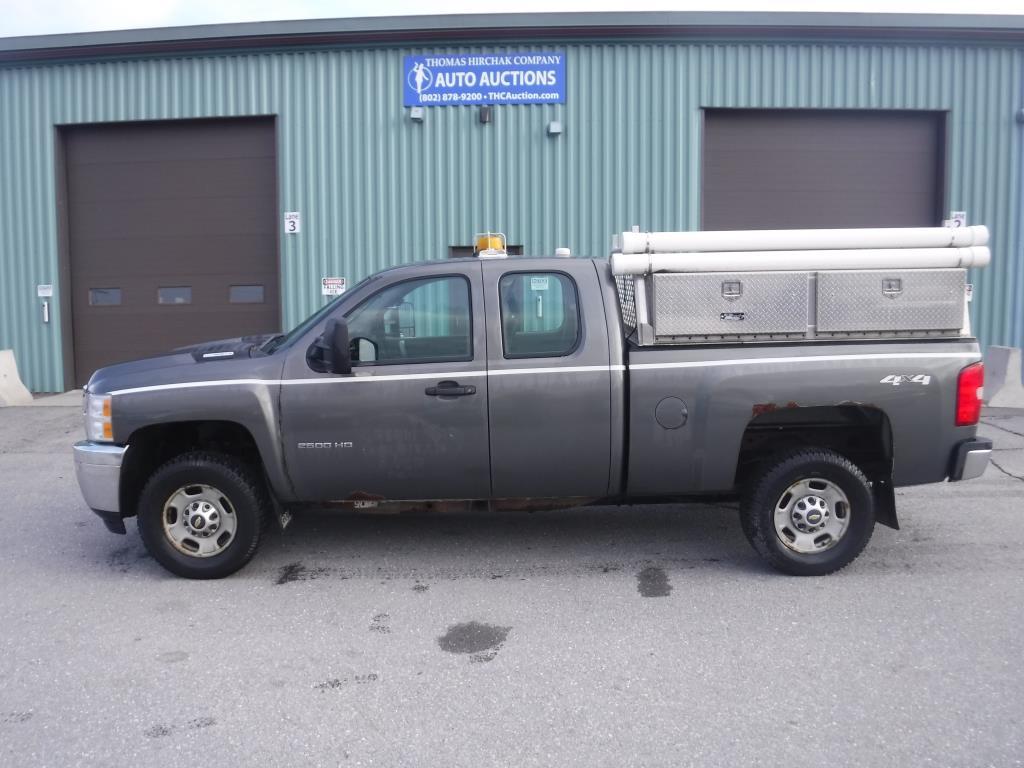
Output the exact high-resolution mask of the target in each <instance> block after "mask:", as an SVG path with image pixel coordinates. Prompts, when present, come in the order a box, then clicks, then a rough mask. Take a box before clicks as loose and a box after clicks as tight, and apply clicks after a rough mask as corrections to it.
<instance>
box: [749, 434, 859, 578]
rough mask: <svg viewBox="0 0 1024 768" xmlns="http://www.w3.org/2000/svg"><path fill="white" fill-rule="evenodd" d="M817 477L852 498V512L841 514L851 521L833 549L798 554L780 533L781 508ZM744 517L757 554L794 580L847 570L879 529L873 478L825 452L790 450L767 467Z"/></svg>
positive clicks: (754, 481)
mask: <svg viewBox="0 0 1024 768" xmlns="http://www.w3.org/2000/svg"><path fill="white" fill-rule="evenodd" d="M815 478H819V479H823V480H825V481H828V482H830V483H833V484H834V485H836V486H838V487H839V489H840V490H841V491H842V492H843V494H845V495H846V498H847V500H848V501H849V508H848V509H844V510H843V512H842V513H841V514H843V515H848V516H849V518H848V520H847V521H846V528H845V530H844V531H843V532H842V533H841V535H838V536H837V537H836V541H835V542H834V543H833V544H831V546H828V548H827V549H824V550H823V551H820V552H797V551H795V549H793V548H792V547H791V546H787V544H786V543H785V542H784V541H783V538H782V536H783V534H780V533H778V532H777V531H776V526H775V509H776V504H778V503H779V502H780V501H782V500H783V495H784V494H785V493H786V492H787V491H788V490H789V489H790V488H791V487H792V486H793V484H794V483H799V482H800V481H801V480H812V479H815ZM842 506H845V505H842ZM740 515H741V522H742V528H743V533H744V534H745V535H746V537H747V540H748V541H749V542H750V543H751V545H752V546H753V547H754V549H755V550H756V551H757V553H758V554H759V555H761V557H763V558H764V559H765V560H767V561H768V563H769V564H770V565H771V566H772V567H774V568H776V569H777V570H779V571H782V572H783V573H788V574H791V575H793V576H824V575H826V574H829V573H834V572H835V571H838V570H839V569H841V568H844V567H845V566H847V565H849V564H850V563H852V562H853V561H854V560H856V559H857V556H858V555H859V554H860V553H861V552H862V551H863V550H864V547H866V546H867V543H868V541H870V540H871V534H872V532H873V531H874V527H875V509H874V501H873V496H872V493H871V486H870V484H869V483H868V479H867V478H866V477H865V476H864V473H863V472H861V471H860V469H859V468H858V467H857V465H856V464H854V463H853V462H852V461H850V460H849V459H847V458H845V457H843V456H840V455H839V454H838V453H835V452H833V451H830V450H826V449H824V448H802V449H797V450H792V451H788V452H786V453H782V454H779V455H778V456H777V457H775V458H774V459H772V460H770V461H768V462H766V463H765V464H763V465H761V467H760V468H759V469H758V470H755V472H754V474H753V476H752V477H751V479H750V482H749V483H748V484H747V486H746V489H745V492H744V494H743V499H742V502H741V504H740ZM791 532H792V531H791ZM784 533H785V532H784Z"/></svg>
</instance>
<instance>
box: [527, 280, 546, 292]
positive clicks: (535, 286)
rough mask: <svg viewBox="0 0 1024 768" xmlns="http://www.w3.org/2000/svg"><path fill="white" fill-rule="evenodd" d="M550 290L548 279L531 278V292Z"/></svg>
mask: <svg viewBox="0 0 1024 768" xmlns="http://www.w3.org/2000/svg"><path fill="white" fill-rule="evenodd" d="M547 289H548V278H546V277H531V278H530V290H531V291H546V290H547Z"/></svg>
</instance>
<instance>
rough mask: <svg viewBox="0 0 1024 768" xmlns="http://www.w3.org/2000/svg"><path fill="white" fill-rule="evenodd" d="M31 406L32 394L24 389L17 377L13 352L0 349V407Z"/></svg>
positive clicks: (16, 366) (19, 378)
mask: <svg viewBox="0 0 1024 768" xmlns="http://www.w3.org/2000/svg"><path fill="white" fill-rule="evenodd" d="M31 404H32V393H31V392H29V391H28V390H27V389H25V385H24V384H22V383H21V377H20V376H18V363H17V362H15V360H14V350H11V349H0V407H3V406H5V405H31Z"/></svg>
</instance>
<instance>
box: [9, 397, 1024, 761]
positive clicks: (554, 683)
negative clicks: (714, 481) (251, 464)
mask: <svg viewBox="0 0 1024 768" xmlns="http://www.w3.org/2000/svg"><path fill="white" fill-rule="evenodd" d="M984 420H985V422H986V423H985V425H984V426H983V427H982V429H981V433H982V434H984V435H987V436H990V437H992V438H994V439H995V441H996V451H995V452H994V454H993V456H994V457H995V462H996V466H992V467H990V469H989V470H988V472H987V473H986V474H985V475H984V476H983V477H982V478H980V479H978V480H974V481H970V482H966V483H957V484H947V485H933V486H924V487H918V488H908V489H901V490H900V491H899V492H898V503H899V515H900V520H901V523H902V529H901V530H900V531H893V530H890V529H888V528H882V527H878V528H876V530H875V534H874V538H873V540H872V542H871V543H870V544H869V546H868V549H867V550H866V551H865V553H864V554H863V555H861V557H860V559H859V560H857V562H855V563H854V564H853V565H851V566H850V567H849V568H847V569H846V570H844V571H842V572H840V573H839V574H835V575H833V576H828V577H824V578H818V579H800V578H792V577H786V576H781V575H778V574H776V573H774V572H772V571H770V570H769V569H767V567H766V566H764V565H763V564H762V563H761V561H760V560H759V558H758V557H757V556H756V555H755V553H754V552H753V550H752V549H750V547H749V546H748V545H747V543H746V541H745V540H744V538H743V535H742V533H741V532H740V527H739V523H738V520H737V515H736V512H735V509H734V508H732V507H731V506H730V505H720V506H714V505H682V506H660V507H659V506H635V507H618V508H616V507H603V508H592V509H576V510H567V511H559V512H544V513H535V514H525V513H519V514H516V513H502V514H490V515H480V516H469V515H444V516H438V517H423V516H380V515H378V516H372V515H368V516H355V515H345V516H327V515H313V516H306V517H298V518H296V520H295V521H294V523H293V524H292V526H291V527H290V528H289V529H288V531H287V532H286V533H284V534H281V533H279V532H276V531H275V532H272V533H271V534H269V535H268V536H267V538H266V539H265V540H264V542H263V546H262V548H261V550H260V552H259V553H257V555H256V558H255V559H254V560H253V562H252V563H250V564H249V566H247V567H246V568H245V569H244V570H243V571H241V572H239V573H238V574H236V575H234V576H233V577H231V578H228V579H225V580H222V581H213V582H195V581H186V580H182V579H178V578H175V577H173V576H171V575H169V574H168V573H166V572H165V571H163V570H162V569H161V568H160V567H159V566H158V565H157V564H156V563H155V562H154V561H153V560H152V559H150V558H149V557H148V556H147V554H146V552H145V550H144V549H143V546H142V544H141V541H140V539H139V536H138V533H137V531H136V530H135V527H134V525H129V531H128V535H127V536H116V535H114V534H111V533H108V532H107V531H106V529H105V528H104V527H103V525H102V524H101V523H100V521H99V519H98V518H96V517H95V516H94V515H93V514H92V513H91V512H90V511H89V510H88V509H87V508H86V507H85V505H84V503H83V502H82V500H81V497H80V495H79V493H78V488H77V485H76V483H75V480H74V472H73V468H72V460H71V451H70V446H71V444H72V443H73V442H74V441H75V440H77V439H79V438H80V434H81V425H80V416H79V414H78V409H77V408H73V407H71V408H68V407H51V408H7V409H0V553H2V554H0V765H3V766H67V765H86V766H107V765H109V766H141V765H145V766H154V767H155V766H164V765H167V766H170V765H174V766H181V765H189V766H195V767H197V768H198V767H199V766H207V765H210V766H212V765H222V766H242V765H268V766H269V765H329V766H335V765H337V766H368V765H374V766H378V765H379V766H435V765H436V766H446V768H447V767H452V766H473V767H474V768H482V767H484V766H559V767H561V766H576V765H578V766H587V767H588V768H593V767H594V766H614V767H615V768H621V767H622V766H634V765H635V766H689V765H699V766H728V767H729V768H736V767H737V766H746V765H759V766H787V767H788V768H796V767H799V766H823V765H828V766H858V767H860V766H890V765H891V766H901V768H905V767H906V766H943V767H947V766H965V767H966V766H970V767H971V768H975V767H980V766H994V767H998V768H1003V767H1005V766H1019V765H1022V764H1024V613H1022V604H1024V525H1022V522H1024V519H1022V518H1024V503H1022V498H1024V413H1021V412H1009V411H1001V412H996V411H991V412H988V413H987V414H986V415H985V417H984ZM129 522H133V521H129Z"/></svg>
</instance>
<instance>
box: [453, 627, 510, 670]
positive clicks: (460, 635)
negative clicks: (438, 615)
mask: <svg viewBox="0 0 1024 768" xmlns="http://www.w3.org/2000/svg"><path fill="white" fill-rule="evenodd" d="M511 631H512V627H498V626H495V625H493V624H481V623H480V622H478V621H470V622H467V623H465V624H454V625H452V626H450V627H448V631H447V632H445V633H444V634H443V635H441V637H439V638H437V644H438V645H439V646H441V650H442V651H447V652H448V653H468V654H470V661H472V662H486V661H491V660H492V659H493V658H494V657H495V656H497V654H498V651H499V650H501V645H502V643H504V642H505V640H506V639H507V638H508V633H509V632H511Z"/></svg>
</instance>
